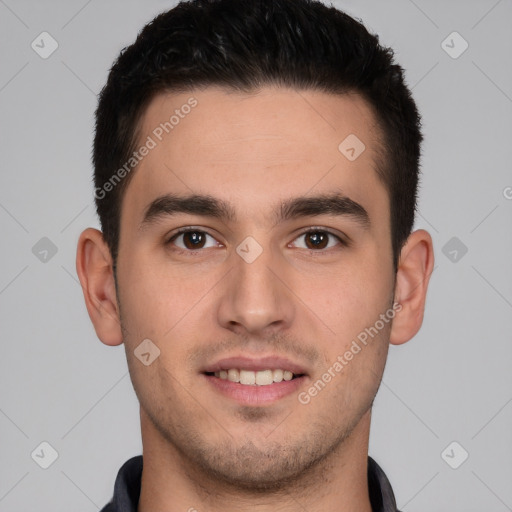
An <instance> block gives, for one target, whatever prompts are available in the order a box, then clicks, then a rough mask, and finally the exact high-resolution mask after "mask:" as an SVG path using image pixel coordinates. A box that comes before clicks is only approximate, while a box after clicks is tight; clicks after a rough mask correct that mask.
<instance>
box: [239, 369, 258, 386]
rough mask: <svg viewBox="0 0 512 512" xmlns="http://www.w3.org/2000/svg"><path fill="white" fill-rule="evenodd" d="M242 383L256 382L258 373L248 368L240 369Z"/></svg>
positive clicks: (250, 383)
mask: <svg viewBox="0 0 512 512" xmlns="http://www.w3.org/2000/svg"><path fill="white" fill-rule="evenodd" d="M240 384H248V385H252V384H256V373H255V372H251V371H248V370H240Z"/></svg>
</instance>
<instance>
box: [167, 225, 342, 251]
mask: <svg viewBox="0 0 512 512" xmlns="http://www.w3.org/2000/svg"><path fill="white" fill-rule="evenodd" d="M184 233H201V234H204V235H208V236H210V237H212V238H213V239H215V237H214V236H213V235H211V234H210V233H208V232H207V231H204V230H202V229H195V228H193V227H191V226H189V227H186V228H181V229H179V230H178V231H177V232H176V233H174V234H173V235H172V236H171V238H169V239H168V240H167V241H166V242H165V245H172V243H173V242H174V240H176V239H177V238H178V237H179V236H180V235H183V234H184ZM310 233H325V234H327V235H329V236H331V237H334V238H335V239H336V240H337V241H338V242H339V244H340V245H341V246H342V247H349V245H350V243H349V242H348V241H347V240H344V239H343V238H341V237H340V236H339V235H336V234H335V233H333V232H332V231H329V230H328V229H325V228H321V227H311V228H308V229H306V230H304V231H302V232H301V233H299V234H298V235H297V236H296V237H295V238H294V240H296V239H297V238H300V237H301V236H305V235H308V234H310ZM215 240H216V239H215ZM207 249H208V248H207ZM333 249H335V247H330V248H328V249H318V250H315V249H309V251H310V252H311V253H326V252H328V251H331V250H333ZM174 250H175V251H177V252H180V253H186V254H196V253H199V252H201V251H204V250H205V249H202V248H201V249H195V250H194V249H182V248H181V247H176V246H175V247H174ZM306 250H308V249H306Z"/></svg>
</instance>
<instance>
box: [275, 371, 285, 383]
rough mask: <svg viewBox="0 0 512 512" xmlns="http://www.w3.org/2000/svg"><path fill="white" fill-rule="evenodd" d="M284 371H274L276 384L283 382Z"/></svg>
mask: <svg viewBox="0 0 512 512" xmlns="http://www.w3.org/2000/svg"><path fill="white" fill-rule="evenodd" d="M283 373H284V372H283V370H274V382H281V381H282V380H283Z"/></svg>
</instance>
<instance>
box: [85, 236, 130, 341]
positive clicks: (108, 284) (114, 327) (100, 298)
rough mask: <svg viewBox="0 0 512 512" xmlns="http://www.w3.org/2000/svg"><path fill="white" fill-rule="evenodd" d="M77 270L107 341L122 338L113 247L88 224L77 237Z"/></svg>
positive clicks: (93, 316)
mask: <svg viewBox="0 0 512 512" xmlns="http://www.w3.org/2000/svg"><path fill="white" fill-rule="evenodd" d="M76 271H77V274H78V278H79V279H80V283H81V285H82V291H83V292H84V298H85V305H86V306H87V311H88V312H89V317H90V318H91V321H92V323H93V325H94V329H95V330H96V334H97V336H98V338H99V339H100V340H101V341H102V342H103V343H105V345H120V344H121V343H122V342H123V336H122V331H121V323H120V317H119V310H118V306H117V297H116V287H115V281H114V273H113V268H112V257H111V255H110V250H109V248H108V246H107V244H106V242H105V240H104V239H103V234H102V233H101V231H98V230H97V229H93V228H88V229H86V230H85V231H84V232H83V233H82V234H81V235H80V239H79V240H78V247H77V252H76Z"/></svg>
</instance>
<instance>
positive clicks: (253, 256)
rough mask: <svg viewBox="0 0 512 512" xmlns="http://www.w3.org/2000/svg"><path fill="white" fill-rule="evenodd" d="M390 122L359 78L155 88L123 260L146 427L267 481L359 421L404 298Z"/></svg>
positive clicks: (351, 431) (186, 450)
mask: <svg viewBox="0 0 512 512" xmlns="http://www.w3.org/2000/svg"><path fill="white" fill-rule="evenodd" d="M191 98H193V100H191ZM185 105H189V107H185ZM176 111H177V112H176ZM173 114H176V115H175V118H174V119H173V120H172V121H171V123H172V128H170V125H169V124H168V125H165V124H164V125H162V124H161V123H165V122H166V121H169V118H170V116H171V115H173ZM177 119H179V120H178V121H176V120H177ZM162 126H165V128H163V127H162ZM348 136H350V138H349V139H348V142H346V143H345V145H343V144H342V146H341V150H340V149H339V146H340V143H342V141H344V140H345V139H346V138H347V137H348ZM354 136H355V137H357V139H355V138H354ZM379 136H380V133H379V130H378V128H377V126H376V124H375V119H374V117H373V115H372V112H371V111H370V109H369V107H368V105H367V104H366V102H365V101H364V100H363V99H362V98H361V97H359V96H357V95H343V96H334V95H330V94H326V93H321V92H316V91H315V92H313V91H300V92H298V91H293V90H289V89H283V88H282V89H271V88H265V89H262V90H261V91H259V92H258V93H254V94H242V93H235V92H229V93H228V92H226V91H224V90H222V89H217V88H207V89H204V90H202V91H197V92H194V93H184V94H179V95H178V94H172V95H170V94H169V95H161V96H158V97H157V98H155V99H154V100H153V101H152V102H151V104H150V105H149V107H148V109H147V111H146V113H145V116H144V118H143V122H142V131H141V135H140V139H139V143H140V144H139V147H140V146H142V145H143V144H145V145H146V146H147V147H150V149H149V150H148V151H144V150H143V151H141V153H147V154H146V155H145V156H143V157H142V158H141V161H140V163H139V164H138V166H137V169H136V170H135V171H134V173H135V174H134V176H133V177H132V180H131V182H130V183H129V185H128V187H127V189H126V192H125V196H124V198H123V206H122V213H121V233H120V245H119V258H118V266H117V279H118V303H119V307H120V313H121V323H122V328H123V333H124V337H123V341H124V343H125V347H126V354H127V358H128V364H129V369H130V374H131V378H132V381H133V385H134V388H135V390H136V393H137V395H138V398H139V400H140V404H141V418H142V422H143V425H142V427H143V436H144V435H145V436H146V439H147V438H148V437H151V438H152V439H154V440H155V442H156V440H158V442H159V443H160V444H161V446H166V447H167V448H166V449H167V450H168V451H169V453H172V454H173V456H178V457H179V458H181V460H183V461H188V462H190V463H191V464H193V465H194V466H195V467H196V468H202V469H204V470H207V471H208V472H209V473H210V474H211V475H216V476H217V477H218V478H222V479H224V480H225V481H228V482H232V483H233V482H234V483H236V484H237V485H239V486H247V487H257V486H264V485H269V484H270V483H272V485H277V483H278V482H283V481H285V480H286V479H289V478H292V477H294V476H296V475H299V474H301V473H302V472H304V471H305V470H306V468H309V467H313V466H314V465H315V463H319V462H320V461H322V460H325V459H326V457H327V456H328V454H331V453H335V452H336V450H338V449H339V448H340V447H341V446H342V445H343V444H344V443H347V442H348V440H349V439H350V438H351V436H353V435H355V432H357V430H358V429H359V428H361V425H362V421H363V420H365V419H367V418H368V416H369V409H370V407H371V403H372V400H373V398H374V396H375V394H376V392H377V389H378V386H379V383H380V379H381V376H382V372H383V369H384V365H385V359H386V355H387V348H388V342H389V332H390V326H391V318H392V316H393V314H394V312H393V311H392V304H393V293H394V282H395V275H394V272H393V264H392V249H391V233H390V219H389V197H388V193H387V191H386V189H385V187H384V185H383V183H382V182H381V181H380V179H379V177H378V175H377V172H376V166H377V164H378V163H379V159H380V158H381V156H380V155H379V152H378V141H379ZM148 137H149V138H148ZM150 139H151V141H150ZM358 140H359V142H358ZM361 143H363V144H364V147H365V149H364V151H362V152H360V150H361V149H362V147H363V146H361ZM350 148H353V150H352V149H350ZM359 153H360V154H359ZM184 198H187V200H186V201H182V199H184ZM384 317H385V318H386V320H384ZM379 319H380V321H379ZM365 329H366V331H365ZM372 329H373V330H372ZM369 332H371V335H369ZM363 333H366V342H365V343H363V341H362V340H363V339H364V338H365V336H364V334H363ZM146 339H149V340H151V343H152V344H151V345H149V347H153V348H151V349H150V350H149V352H150V353H151V354H154V355H155V354H157V351H156V347H157V349H158V350H159V351H160V352H159V355H158V357H156V359H154V361H152V362H151V364H148V365H145V364H142V363H141V361H140V360H139V359H138V358H137V357H136V355H135V353H134V351H135V350H136V349H137V347H138V346H139V345H140V344H141V342H142V341H143V340H146ZM146 343H148V342H146ZM354 343H355V344H354ZM356 346H357V347H358V348H359V350H357V348H356ZM145 347H146V349H147V347H148V346H145ZM145 352H148V350H145ZM349 353H351V354H352V356H350V354H349ZM152 357H153V356H149V359H150V360H152ZM146 358H147V359H148V356H146ZM336 363H338V364H336ZM340 366H341V369H340ZM290 372H291V373H290ZM292 375H293V378H291V380H289V379H290V377H291V376H292ZM329 377H330V378H329ZM240 381H241V382H240ZM176 454H177V455H176ZM184 463H185V462H184Z"/></svg>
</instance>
